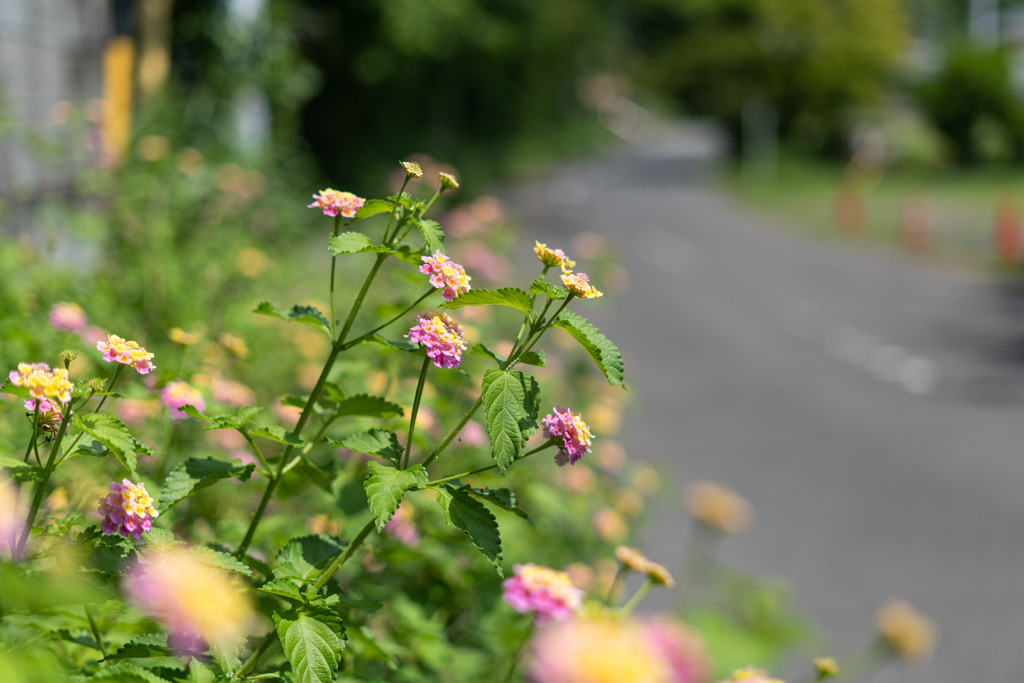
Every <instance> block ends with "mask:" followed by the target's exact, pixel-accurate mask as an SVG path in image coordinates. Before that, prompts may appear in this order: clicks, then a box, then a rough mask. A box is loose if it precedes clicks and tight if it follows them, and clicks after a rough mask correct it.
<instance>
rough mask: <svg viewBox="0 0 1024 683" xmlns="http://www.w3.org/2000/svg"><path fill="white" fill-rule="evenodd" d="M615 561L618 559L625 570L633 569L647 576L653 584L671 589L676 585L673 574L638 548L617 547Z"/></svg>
mask: <svg viewBox="0 0 1024 683" xmlns="http://www.w3.org/2000/svg"><path fill="white" fill-rule="evenodd" d="M615 559H617V560H618V561H619V563H620V564H621V565H622V566H623V568H625V569H632V570H633V571H635V572H639V573H640V574H646V575H647V578H648V579H650V580H651V581H652V582H653V583H656V584H659V585H661V586H668V587H669V588H671V587H672V586H674V585H676V581H675V579H674V578H672V574H671V572H669V570H668V569H666V568H665V567H664V565H661V564H658V563H657V562H655V561H654V560H651V559H648V557H647V556H646V555H644V554H643V553H642V552H640V551H639V550H637V549H636V548H631V547H629V546H628V545H620V546H618V547H616V548H615Z"/></svg>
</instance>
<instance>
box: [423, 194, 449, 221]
mask: <svg viewBox="0 0 1024 683" xmlns="http://www.w3.org/2000/svg"><path fill="white" fill-rule="evenodd" d="M443 188H444V186H442V187H439V188H437V191H436V192H434V196H433V197H431V198H430V201H429V202H427V204H426V206H424V207H423V210H422V211H420V218H423V216H424V215H425V214H426V213H427V211H429V210H430V207H431V206H433V205H434V202H435V201H436V200H437V198H438V197H440V196H441V193H442V192H444V189H443Z"/></svg>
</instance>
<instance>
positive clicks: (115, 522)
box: [100, 479, 160, 538]
mask: <svg viewBox="0 0 1024 683" xmlns="http://www.w3.org/2000/svg"><path fill="white" fill-rule="evenodd" d="M100 514H101V515H103V522H102V523H101V524H100V527H101V528H102V529H103V533H105V534H114V533H117V534H121V535H122V536H124V537H125V538H127V537H128V536H134V537H135V538H141V537H142V534H144V533H148V532H149V530H150V528H152V524H153V519H154V518H156V517H157V516H159V514H160V513H159V512H157V511H156V509H155V508H154V507H153V499H152V498H150V497H149V493H147V492H146V486H145V484H143V483H141V482H140V483H138V484H133V483H132V482H131V481H130V480H128V479H122V480H121V483H120V484H118V483H117V482H116V481H115V482H112V483H111V484H110V493H108V494H107V495H106V496H104V497H103V498H100Z"/></svg>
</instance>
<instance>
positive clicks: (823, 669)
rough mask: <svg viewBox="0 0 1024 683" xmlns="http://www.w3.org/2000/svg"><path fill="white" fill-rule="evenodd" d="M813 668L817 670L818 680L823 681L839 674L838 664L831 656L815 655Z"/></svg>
mask: <svg viewBox="0 0 1024 683" xmlns="http://www.w3.org/2000/svg"><path fill="white" fill-rule="evenodd" d="M814 670H815V671H817V672H818V680H819V681H823V680H825V679H826V678H831V677H833V676H838V675H839V664H837V663H836V660H835V659H833V658H832V657H815V658H814Z"/></svg>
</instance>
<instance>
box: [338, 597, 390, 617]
mask: <svg viewBox="0 0 1024 683" xmlns="http://www.w3.org/2000/svg"><path fill="white" fill-rule="evenodd" d="M325 602H326V604H328V605H331V606H332V607H333V606H338V607H348V608H352V609H357V610H361V611H363V612H366V613H367V614H373V613H374V612H377V611H379V610H380V608H381V607H383V606H384V604H383V603H381V602H378V601H377V600H371V599H369V598H353V597H352V596H351V595H345V594H344V593H332V594H331V595H328V596H327V599H326V600H325Z"/></svg>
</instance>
